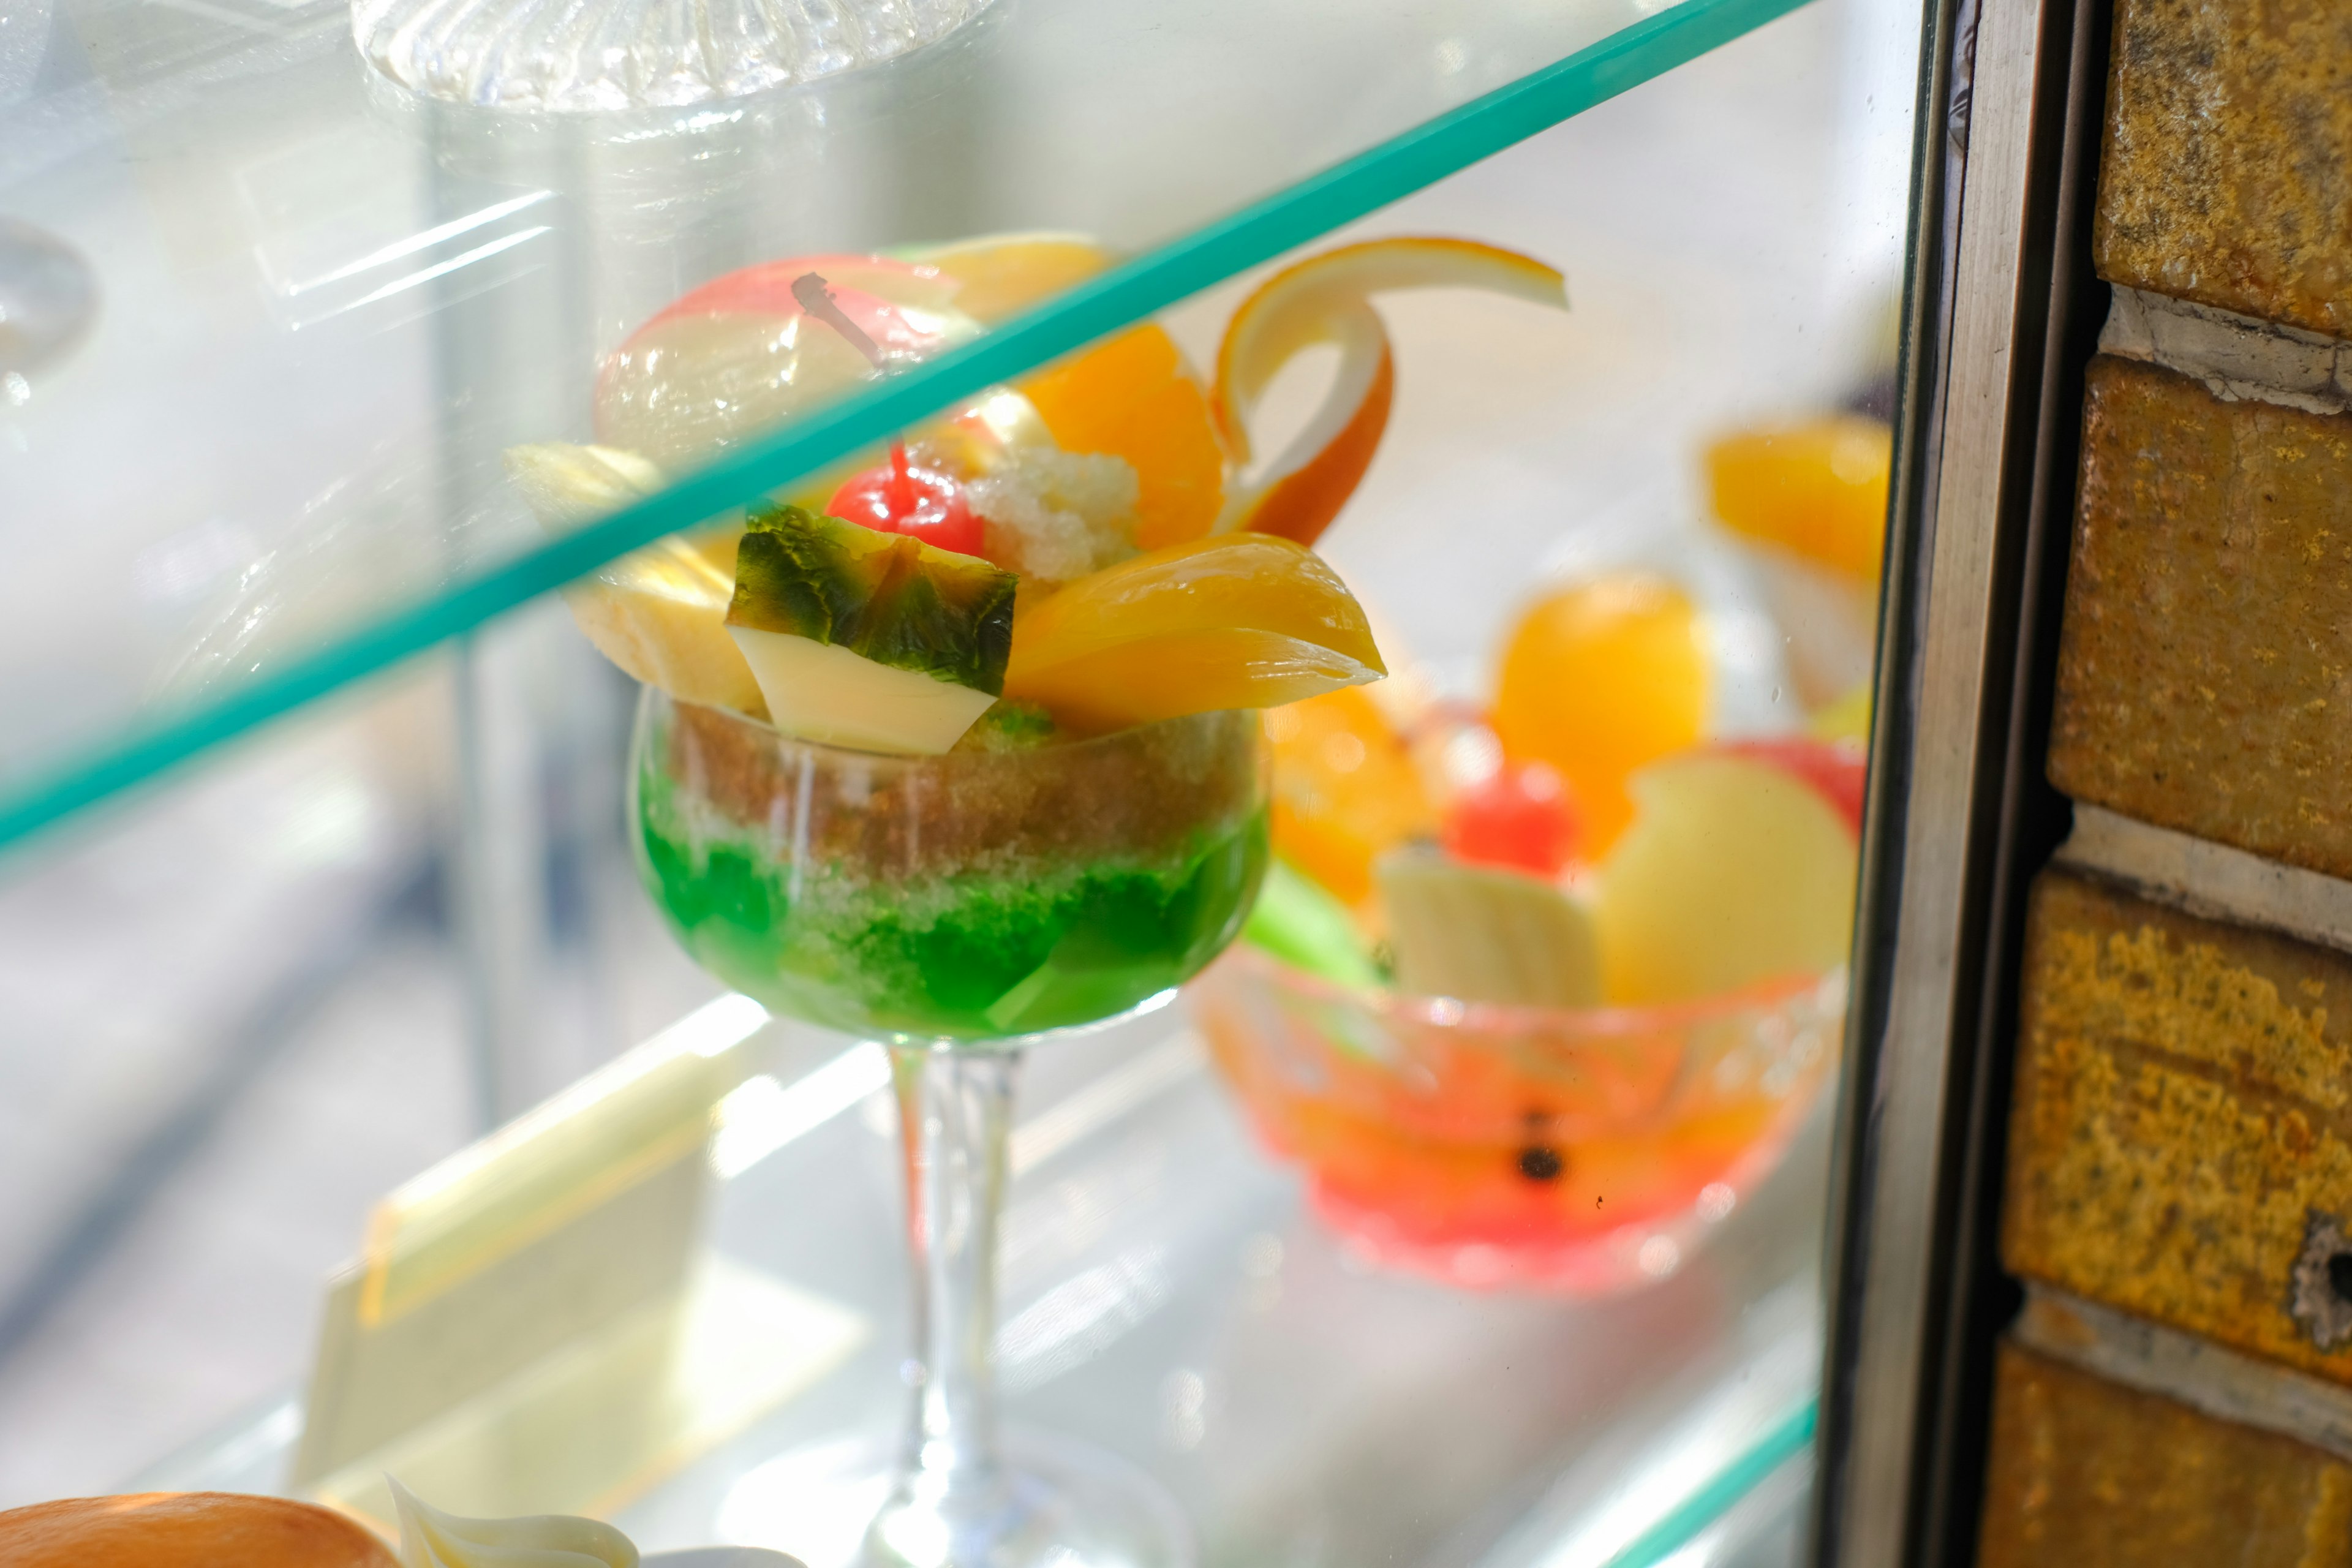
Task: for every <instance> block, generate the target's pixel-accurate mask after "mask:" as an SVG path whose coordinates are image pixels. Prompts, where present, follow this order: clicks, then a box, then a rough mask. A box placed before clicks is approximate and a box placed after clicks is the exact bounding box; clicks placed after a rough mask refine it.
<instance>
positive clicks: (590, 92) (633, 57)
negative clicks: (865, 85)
mask: <svg viewBox="0 0 2352 1568" xmlns="http://www.w3.org/2000/svg"><path fill="white" fill-rule="evenodd" d="M988 3H989V0H689V3H688V4H686V5H669V4H663V3H661V0H585V3H584V4H581V5H544V4H541V0H354V4H353V5H352V36H353V37H355V38H356V39H357V40H358V42H359V47H360V52H361V53H362V54H363V55H365V56H366V57H367V58H368V61H369V63H370V64H372V65H373V66H374V67H375V68H377V69H378V70H380V71H382V72H383V74H384V75H386V76H388V77H390V78H391V79H393V80H394V81H396V82H399V83H400V84H402V85H403V86H404V87H408V88H412V89H415V90H416V91H418V92H422V93H425V94H428V95H429V96H431V97H434V98H441V99H448V100H453V101H456V102H459V103H472V104H480V105H485V106H490V107H496V108H502V109H525V110H563V111H578V110H618V109H637V108H682V107H686V106H688V105H692V104H698V103H706V102H709V101H711V100H719V99H729V98H740V97H741V96H743V95H744V94H746V93H754V92H763V91H766V90H768V89H772V88H780V87H790V86H792V85H793V83H795V82H803V81H810V80H814V79H816V78H819V77H829V76H835V75H837V74H839V73H840V72H843V71H847V70H856V69H857V68H859V67H862V66H871V65H878V64H880V63H882V62H883V61H885V60H889V59H895V58H898V56H900V55H903V54H905V53H907V52H908V50H910V49H915V48H919V47H922V46H923V45H925V44H928V43H931V42H933V41H934V40H936V39H939V38H941V37H946V36H947V35H948V34H949V33H950V32H952V31H954V30H955V29H956V28H957V27H959V26H962V25H963V24H964V23H965V22H967V21H969V20H971V18H972V17H973V16H978V15H979V14H980V12H981V11H982V10H983V9H984V8H985V7H986V6H987V5H988Z"/></svg>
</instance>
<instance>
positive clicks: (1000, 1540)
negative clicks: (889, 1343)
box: [719, 1428, 1196, 1568]
mask: <svg viewBox="0 0 2352 1568" xmlns="http://www.w3.org/2000/svg"><path fill="white" fill-rule="evenodd" d="M898 1453H899V1448H898V1443H897V1441H896V1440H882V1439H875V1440H868V1441H845V1442H838V1443H828V1444H824V1445H823V1446H821V1447H813V1448H805V1449H801V1450H799V1451H796V1452H794V1453H790V1454H786V1455H783V1456H782V1457H781V1458H776V1459H772V1460H770V1461H769V1462H768V1463H767V1464H764V1465H762V1466H761V1467H760V1468H758V1469H756V1470H753V1471H752V1472H751V1474H750V1475H747V1476H745V1477H744V1478H743V1479H742V1480H740V1482H738V1483H737V1484H736V1486H735V1489H734V1490H733V1491H732V1492H731V1493H730V1495H729V1497H728V1499H727V1502H726V1506H725V1507H724V1509H723V1510H721V1512H720V1516H719V1526H720V1529H721V1530H722V1531H724V1533H725V1534H726V1536H727V1537H728V1539H730V1540H732V1541H737V1542H744V1543H747V1544H751V1545H758V1546H765V1547H769V1548H771V1549H772V1550H774V1551H778V1552H790V1553H791V1554H792V1555H793V1556H794V1557H797V1558H799V1559H800V1560H801V1561H802V1562H803V1563H807V1564H808V1568H1044V1565H1045V1564H1048V1563H1051V1564H1052V1565H1053V1568H1193V1563H1194V1562H1195V1560H1196V1553H1195V1551H1194V1547H1193V1542H1192V1527H1191V1526H1190V1524H1188V1523H1187V1521H1185V1518H1184V1515H1183V1512H1182V1510H1180V1509H1179V1508H1178V1507H1177V1506H1176V1502H1175V1500H1174V1499H1172V1498H1171V1497H1170V1496H1169V1495H1168V1494H1167V1493H1166V1492H1165V1491H1163V1490H1162V1489H1160V1485H1159V1483H1158V1482H1156V1481H1154V1480H1152V1479H1151V1478H1150V1477H1149V1476H1147V1475H1145V1474H1144V1473H1143V1472H1142V1471H1141V1470H1139V1469H1137V1468H1135V1467H1134V1466H1132V1465H1130V1464H1129V1463H1127V1462H1126V1461H1125V1460H1123V1459H1120V1458H1117V1457H1116V1456H1113V1455H1110V1454H1107V1453H1104V1452H1103V1451H1102V1450H1100V1449H1098V1448H1094V1447H1089V1446H1087V1444H1084V1443H1080V1442H1077V1441H1076V1440H1075V1439H1072V1438H1068V1437H1062V1436H1055V1435H1052V1434H1050V1433H1042V1432H1033V1431H1023V1430H1021V1429H1019V1428H1015V1429H1013V1431H1011V1432H1008V1433H1007V1434H1005V1436H1004V1439H1003V1459H1002V1468H1001V1470H1000V1471H999V1473H998V1475H997V1477H996V1479H995V1481H994V1484H992V1485H989V1486H985V1487H979V1488H971V1489H956V1491H955V1492H954V1493H952V1494H950V1495H948V1496H940V1495H936V1490H935V1489H931V1488H927V1487H926V1486H924V1485H923V1481H924V1480H925V1479H927V1478H922V1477H905V1476H902V1475H901V1473H900V1471H899V1468H898Z"/></svg>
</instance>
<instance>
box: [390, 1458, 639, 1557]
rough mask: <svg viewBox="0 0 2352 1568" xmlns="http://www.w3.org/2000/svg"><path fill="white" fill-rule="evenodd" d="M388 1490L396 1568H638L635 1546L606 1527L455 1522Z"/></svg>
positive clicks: (552, 1520) (545, 1518)
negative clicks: (396, 1526)
mask: <svg viewBox="0 0 2352 1568" xmlns="http://www.w3.org/2000/svg"><path fill="white" fill-rule="evenodd" d="M385 1479H387V1480H390V1478H389V1477H387V1478H385ZM391 1485H392V1499H393V1502H394V1505H395V1506H396V1507H397V1508H398V1509H399V1510H400V1563H401V1568H637V1549H636V1547H635V1545H634V1544H633V1543H632V1542H630V1540H629V1538H628V1537H627V1536H625V1535H624V1534H622V1533H621V1532H620V1531H617V1530H614V1528H613V1527H612V1526H611V1525H609V1524H602V1523H599V1522H598V1521H595V1520H593V1519H574V1518H572V1517H571V1516H570V1515H568V1514H553V1513H551V1514H539V1515H536V1516H533V1517H530V1518H526V1519H460V1518H458V1517H457V1515H455V1514H448V1513H443V1512H442V1511H441V1510H438V1509H436V1508H428V1507H427V1506H425V1504H424V1503H422V1502H420V1501H418V1500H417V1498H416V1494H415V1493H414V1492H412V1491H410V1490H409V1489H407V1488H406V1487H404V1486H402V1485H401V1484H400V1483H399V1482H398V1481H391Z"/></svg>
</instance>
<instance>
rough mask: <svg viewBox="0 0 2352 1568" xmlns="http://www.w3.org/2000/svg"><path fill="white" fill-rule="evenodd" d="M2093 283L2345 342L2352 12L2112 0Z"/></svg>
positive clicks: (2189, 0) (2350, 299) (2200, 0)
mask: <svg viewBox="0 0 2352 1568" xmlns="http://www.w3.org/2000/svg"><path fill="white" fill-rule="evenodd" d="M2093 247H2094V257H2095V261H2096V264H2097V267H2098V269H2099V274H2100V276H2101V277H2104V278H2106V279H2111V280H2113V281H2115V282H2118V283H2129V284H2132V285H2134V286H2136V287H2137V288H2141V289H2153V290H2155V291H2156V292H2158V293H2159V294H2170V295H2173V296H2175V297H2177V298H2179V299H2183V300H2197V301H2198V302H2200V304H2207V305H2219V306H2221V308H2223V309H2224V310H2242V311H2243V312H2245V313H2246V314H2248V315H2252V316H2262V317H2264V318H2266V319H2268V320H2271V321H2285V322H2290V323H2292V324H2294V325H2296V326H2301V327H2307V328H2309V329H2311V330H2312V331H2321V332H2328V333H2332V334H2333V335H2335V336H2337V337H2352V5H2346V4H2344V0H2118V4H2117V5H2116V29H2115V56H2114V59H2113V61H2112V63H2111V69H2110V73H2109V76H2108V83H2107V127H2106V136H2105V148H2104V150H2103V152H2102V155H2101V159H2100V171H2099V209H2098V216H2097V226H2096V229H2095V236H2094V238H2093Z"/></svg>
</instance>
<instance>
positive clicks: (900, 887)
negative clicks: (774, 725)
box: [634, 705, 1266, 1040]
mask: <svg viewBox="0 0 2352 1568" xmlns="http://www.w3.org/2000/svg"><path fill="white" fill-rule="evenodd" d="M1252 717H1253V716H1251V715H1242V714H1213V715H1205V716H1203V717H1202V719H1199V720H1190V721H1179V722H1177V723H1173V724H1166V725H1157V726H1153V727H1151V728H1150V730H1147V731H1132V732H1129V734H1126V735H1121V736H1118V737H1113V738H1112V739H1110V740H1108V741H1106V742H1087V743H1083V744H1078V745H1072V746H1059V747H1047V748H1043V749H1039V750H1034V751H1030V752H1015V753H1002V752H999V753H991V752H959V753H956V754H954V755H951V756H946V757H936V758H922V759H898V758H880V757H877V758H865V757H861V756H859V755H857V754H856V753H848V752H840V751H838V750H835V749H832V748H825V747H814V746H808V745H805V744H803V743H800V742H792V741H788V740H785V739H783V738H782V737H781V736H778V735H776V734H775V732H774V731H769V730H766V729H765V728H764V727H763V726H760V725H757V724H753V723H750V722H747V721H742V720H740V719H737V718H734V717H733V716H731V715H724V714H719V713H715V712H712V711H710V710H698V709H693V708H689V707H687V706H684V705H677V707H675V709H674V710H673V711H672V713H671V715H670V722H669V723H668V725H667V727H666V728H667V733H662V734H656V737H655V740H654V743H653V744H651V745H649V746H647V747H646V749H645V750H643V751H642V752H641V753H640V757H639V763H638V769H637V773H636V777H635V791H636V802H635V813H634V816H635V820H636V824H637V829H638V832H637V842H638V847H639V851H640V854H639V864H640V868H641V869H642V871H643V873H644V876H645V879H646V886H647V888H648V889H649V890H650V891H651V892H652V893H653V895H654V898H655V900H656V902H657V903H658V904H659V905H660V907H661V909H662V910H663V912H664V914H665V915H666V916H667V918H668V920H669V921H670V924H671V926H672V928H673V929H674V930H675V931H677V935H678V939H679V941H680V942H682V943H683V944H684V945H685V947H686V949H687V951H688V953H690V954H691V955H692V956H693V957H694V958H695V960H696V961H697V962H698V963H701V964H702V965H703V966H704V967H705V968H706V969H708V970H709V971H710V972H711V973H714V974H716V975H717V976H719V978H720V979H721V980H723V981H725V982H726V983H727V984H730V985H732V986H734V987H736V988H737V989H739V990H740V991H742V992H744V993H745V994H749V995H751V996H752V997H754V998H756V999H757V1000H759V1001H760V1002H761V1003H763V1004H765V1005H767V1006H769V1007H770V1008H772V1009H773V1010H775V1011H777V1012H780V1013H785V1014H789V1015H791V1016H796V1017H801V1018H805V1019H808V1020H810V1021H812V1022H815V1023H821V1024H826V1025H830V1026H834V1027H836V1028H841V1029H846V1030H852V1031H856V1032H861V1033H867V1034H883V1035H891V1036H898V1037H906V1038H911V1039H942V1038H945V1039H961V1040H982V1039H989V1038H994V1037H1004V1036H1011V1035H1020V1034H1027V1033H1031V1032H1034V1031H1037V1030H1042V1029H1052V1028H1061V1027H1066V1026H1070V1025H1075V1024H1083V1023H1090V1022H1093V1021H1095V1020H1097V1019H1099V1018H1104V1017H1108V1016H1113V1015H1115V1014H1118V1013H1120V1012H1123V1011H1125V1010H1126V1009H1127V1008H1129V1007H1131V1006H1133V1005H1136V1004H1137V1003H1139V1002H1141V1001H1144V1000H1146V999H1147V998H1149V997H1150V996H1153V995H1156V994H1159V993H1160V992H1161V991H1164V990H1166V989H1168V988H1169V987H1171V986H1172V985H1175V984H1179V983H1180V982H1181V981H1183V980H1185V979H1187V978H1189V977H1190V976H1191V975H1192V973H1195V972H1196V971H1198V970H1199V969H1200V968H1201V967H1202V965H1203V964H1205V963H1207V962H1208V961H1209V960H1210V959H1211V958H1213V956H1215V954H1216V953H1217V952H1219V951H1220V950H1221V949H1222V948H1223V946H1224V945H1225V944H1226V943H1227V942H1229V941H1230V940H1231V939H1232V938H1233V936H1234V934H1235V932H1236V931H1238V930H1239V928H1240V924H1241V921H1242V918H1243V915H1244V911H1245V910H1247V908H1248V906H1249V903H1250V901H1251V899H1252V898H1253V896H1254V895H1255V892H1256V889H1257V885H1258V882H1259V880H1260V879H1261V878H1262V877H1263V876H1264V874H1265V861H1266V816H1265V801H1264V786H1263V779H1262V775H1261V773H1260V771H1259V763H1258V759H1257V754H1256V751H1255V735H1254V733H1251V732H1250V731H1249V730H1248V729H1247V728H1245V726H1247V724H1248V721H1249V720H1250V719H1251V718H1252Z"/></svg>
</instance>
